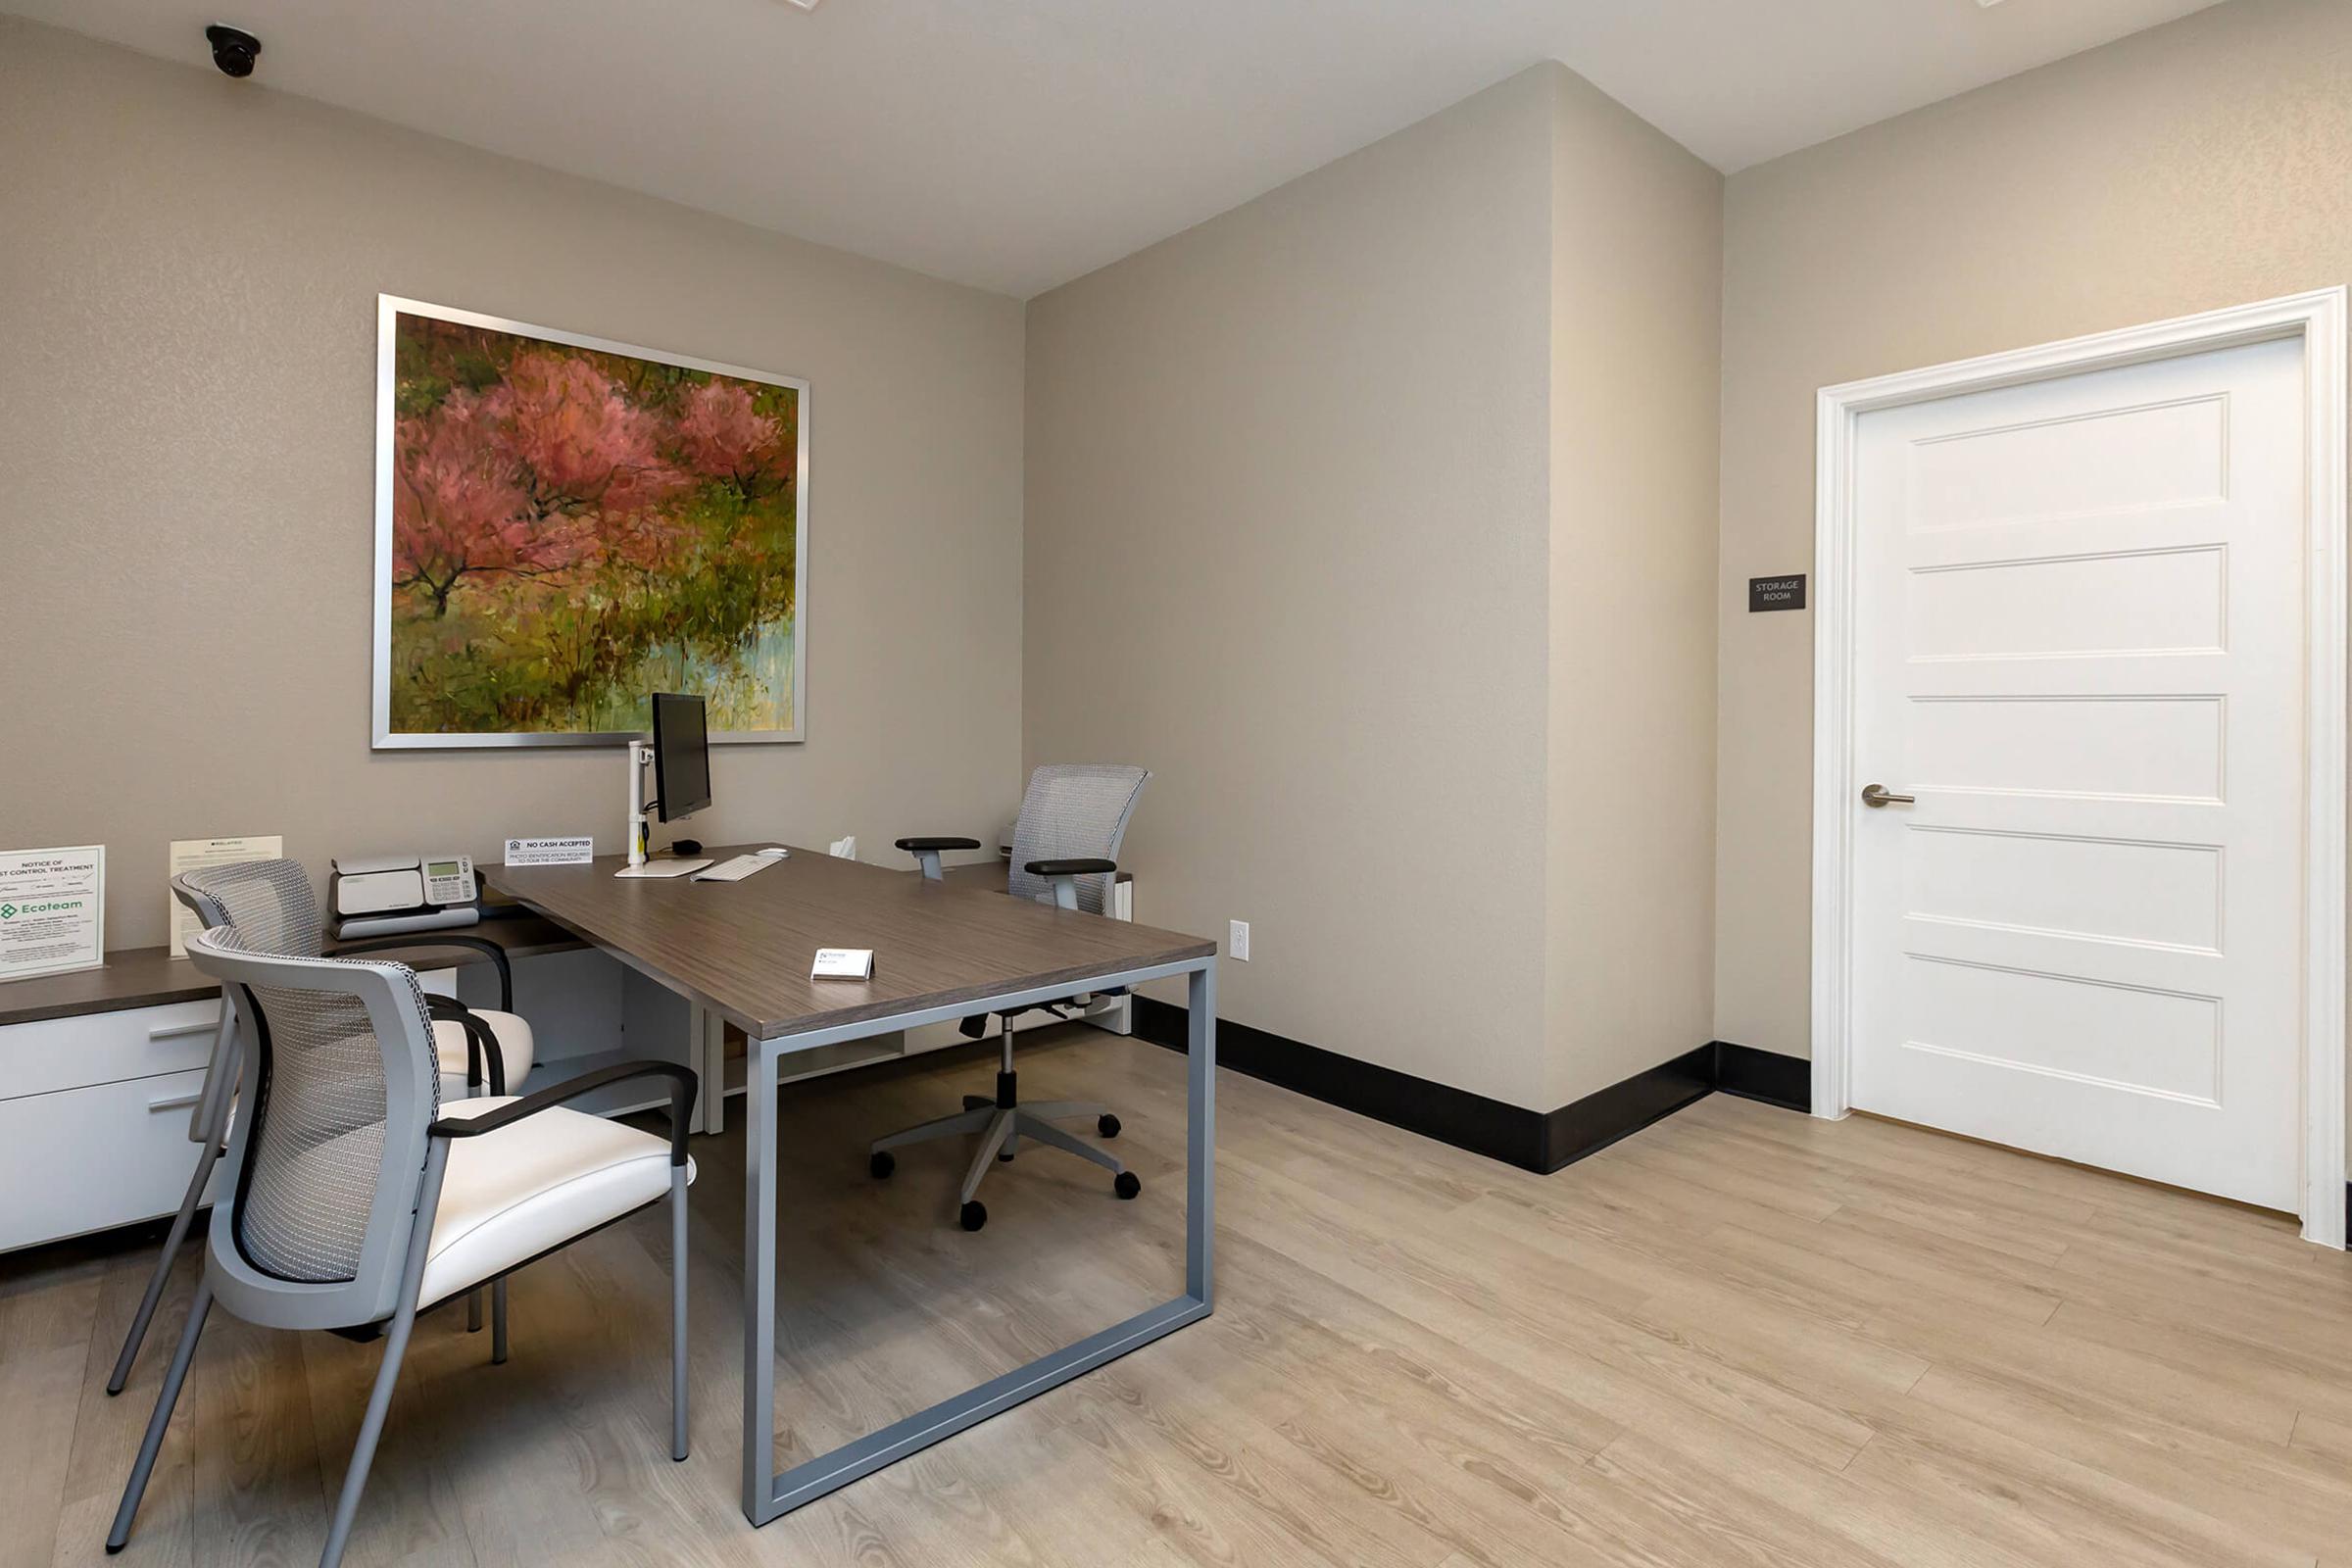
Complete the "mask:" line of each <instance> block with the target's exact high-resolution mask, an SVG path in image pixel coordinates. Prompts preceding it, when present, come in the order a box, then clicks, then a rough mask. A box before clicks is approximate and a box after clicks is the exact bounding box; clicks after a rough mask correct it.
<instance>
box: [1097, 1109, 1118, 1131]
mask: <svg viewBox="0 0 2352 1568" xmlns="http://www.w3.org/2000/svg"><path fill="white" fill-rule="evenodd" d="M1095 1131H1097V1132H1099V1133H1101V1134H1102V1135H1103V1137H1105V1138H1116V1137H1118V1136H1119V1118H1118V1117H1116V1116H1113V1115H1112V1114H1111V1113H1110V1112H1109V1111H1107V1110H1106V1111H1104V1112H1103V1114H1102V1115H1100V1116H1097V1117H1096V1118H1095Z"/></svg>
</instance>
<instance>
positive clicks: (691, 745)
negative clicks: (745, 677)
mask: <svg viewBox="0 0 2352 1568" xmlns="http://www.w3.org/2000/svg"><path fill="white" fill-rule="evenodd" d="M654 794H655V797H656V799H655V805H656V806H657V808H658V809H660V811H661V813H662V821H664V822H674V821H676V820H677V819H678V818H679V817H681V816H685V815H687V814H689V813H691V812H694V811H699V810H701V809H703V808H704V807H706V806H709V805H710V804H711V739H710V731H709V730H708V728H707V727H706V726H705V721H704V716H703V700H702V699H701V698H700V697H681V696H678V695H676V694H674V693H671V692H656V693H654Z"/></svg>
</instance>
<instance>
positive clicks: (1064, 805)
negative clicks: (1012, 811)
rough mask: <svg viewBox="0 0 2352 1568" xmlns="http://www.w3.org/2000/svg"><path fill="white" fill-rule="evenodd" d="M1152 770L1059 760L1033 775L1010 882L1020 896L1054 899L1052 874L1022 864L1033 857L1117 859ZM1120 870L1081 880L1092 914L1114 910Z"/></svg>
mask: <svg viewBox="0 0 2352 1568" xmlns="http://www.w3.org/2000/svg"><path fill="white" fill-rule="evenodd" d="M1151 777H1152V775H1151V773H1150V772H1148V771H1147V770H1145V769H1143V768H1140V767H1122V766H1118V765H1115V764H1111V763H1102V762H1054V763H1049V764H1047V765H1046V766H1043V767H1040V768H1039V769H1038V770H1037V771H1036V772H1034V773H1031V774H1030V775H1029V789H1028V792H1027V793H1026V794H1024V795H1023V796H1022V797H1021V818H1020V821H1019V822H1018V823H1016V824H1015V825H1014V827H1013V830H1012V866H1011V870H1010V878H1009V882H1008V884H1007V887H1006V891H1007V892H1009V893H1010V894H1011V895H1012V896H1013V897H1014V898H1016V899H1042V900H1044V901H1045V902H1046V903H1048V904H1051V903H1053V902H1054V883H1053V881H1052V879H1051V878H1048V877H1042V876H1034V875H1032V874H1030V873H1029V872H1028V871H1026V870H1024V869H1022V867H1024V866H1026V865H1028V864H1029V862H1030V861H1032V860H1115V859H1117V858H1119V841H1120V840H1121V839H1123V838H1125V837H1126V836H1127V819H1128V818H1129V817H1130V816H1133V815H1134V814H1135V803H1136V801H1137V800H1138V799H1139V798H1140V797H1141V796H1142V795H1143V793H1144V785H1145V783H1146V782H1147V781H1148V780H1149V779H1150V778H1151ZM1113 876H1114V873H1111V872H1107V871H1106V872H1103V873H1101V874H1099V875H1094V876H1082V877H1079V878H1078V879H1077V889H1076V891H1077V894H1078V907H1079V908H1081V909H1084V910H1086V911H1087V912H1088V913H1089V914H1107V913H1108V912H1110V887H1111V882H1112V880H1113Z"/></svg>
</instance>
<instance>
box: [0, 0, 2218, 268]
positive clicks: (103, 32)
mask: <svg viewBox="0 0 2352 1568" xmlns="http://www.w3.org/2000/svg"><path fill="white" fill-rule="evenodd" d="M2212 3H2214V0H2003V3H2000V4H1997V5H1993V6H1991V7H1989V8H1987V7H1985V6H1981V5H1980V4H1979V3H1978V0H823V3H822V4H821V5H820V6H819V7H818V9H817V10H816V11H814V12H813V13H809V12H803V11H800V10H797V9H795V8H794V7H792V6H790V5H787V4H784V3H783V0H195V3H191V0H0V8H4V9H9V10H14V11H17V12H20V13H22V14H24V15H25V16H29V17H33V18H37V19H39V20H41V21H44V22H50V23H54V24H56V25H60V26H65V27H71V28H73V29H74V30H76V31H79V32H85V33H89V34H91V35H93V36H95V37H100V38H106V39H110V40H112V41H115V42H118V43H123V44H127V45H129V46H130V47H132V48H134V49H139V50H143V51H145V52H147V53H150V54H156V55H163V56H168V57H170V58H172V59H177V60H186V61H190V62H194V63H198V64H201V65H203V68H204V69H205V70H207V71H209V70H211V69H212V68H211V66H210V64H209V58H210V57H209V55H208V53H207V49H206V45H205V42H204V25H205V24H206V23H208V22H212V21H216V20H225V21H229V22H233V23H236V24H238V25H242V26H245V27H248V28H250V29H252V30H253V31H254V32H256V33H258V34H260V35H261V38H262V41H263V54H262V61H261V69H260V71H259V72H258V73H256V76H255V78H254V79H255V80H256V81H259V82H263V83H266V84H268V85H269V86H271V87H278V88H283V89H285V90H286V91H289V92H297V93H302V94H305V95H307V96H310V97H313V98H320V99H324V100H326V101H327V102H329V103H334V104H341V105H344V106H346V107H348V108H352V109H357V110H360V111H362V112H364V113H367V114H369V115H374V116H378V117H380V118H382V119H385V120H390V121H395V122H397V123H401V124H406V125H414V126H417V127H418V128H420V129H423V130H429V131H433V132H436V133H438V134H440V135H444V136H449V137H452V138H454V139H456V140H459V141H463V142H469V143H472V144H473V145H475V146H479V147H486V148H490V149H492V150H493V151H496V152H501V153H507V154H511V155H513V156H515V157H517V158H524V159H529V160H531V161H532V162H535V163H540V164H546V165H550V166H552V167H554V168H557V169H562V170H566V171H569V172H574V173H579V174H586V175H590V176H593V177H595V178H599V179H605V180H610V181H612V182H613V183H615V184H619V185H624V186H628V187H630V188H632V189H635V190H640V191H647V192H651V193H653V194H655V195H659V196H663V197H667V198H669V199H671V200H673V201H678V202H683V203H685V204H687V205H689V206H692V207H699V208H703V209H706V210H708V211H711V212H714V213H723V214H725V215H727V216H729V217H733V218H738V219H742V220H744V221H748V222H752V223H757V224H759V225H760V226H762V227H765V228H772V229H777V230H780V231H782V232H785V233H789V234H796V235H799V236H801V237H803V238H805V239H811V240H816V241H819V242H821V243H824V244H828V245H836V246H840V247H842V248H844V249H846V250H851V251H856V252H858V253H859V254H861V255H865V256H871V257H876V258H879V259H881V260H883V261H889V262H896V263H899V264H901V265H903V266H906V267H911V268H914V269H916V270H921V271H924V272H930V273H933V274H935V275H937V276H940V277H946V278H952V279H955V280H956V281H958V282H964V283H971V284H976V285H978V286H980V287H982V288H988V289H994V290H998V291H1000V292H1003V293H1007V294H1012V295H1016V296H1022V297H1026V296H1028V295H1031V294H1035V293H1037V292H1039V291H1041V290H1043V289H1046V288H1050V287H1052V286H1054V284H1056V283H1060V282H1063V281H1066V280H1067V279H1069V278H1072V277H1075V276H1078V275H1079V274H1081V273H1083V272H1087V271H1091V270H1094V269H1095V268H1098V267H1101V266H1103V264H1105V263H1107V262H1111V261H1115V260H1117V259H1118V258H1119V257H1121V256H1125V255H1127V254H1128V253H1130V252H1132V251H1135V250H1139V249H1141V248H1142V247H1144V246H1146V245H1149V244H1151V243H1152V241H1154V240H1156V239H1160V238H1162V237H1164V236H1166V235H1168V234H1172V233H1174V232H1176V231H1177V230H1179V229H1182V228H1185V227H1188V226H1190V225H1191V224H1194V223H1197V222H1199V221H1201V220H1202V219H1205V218H1210V217H1213V216H1214V215H1216V214H1218V213H1220V212H1223V211H1225V210H1226V209H1228V208H1230V207H1234V206H1236V205H1238V204H1240V203H1241V202H1244V201H1247V200H1248V199H1249V198H1250V197H1252V196H1254V195H1257V194H1258V193H1260V192H1262V191H1266V190H1270V189H1272V188H1273V187H1274V186H1276V185H1279V184H1281V183H1282V182H1283V181H1285V180H1288V179H1291V178H1293V177H1295V176H1297V175H1299V174H1301V173H1304V172H1306V171H1308V170H1310V169H1314V168H1316V167H1318V166H1320V165H1322V164H1325V163H1328V162H1330V161H1331V160H1332V159H1334V158H1337V157H1339V156H1340V155H1342V154H1344V153H1348V152H1351V151H1353V150H1354V149H1356V148H1358V147H1361V146H1363V145H1365V144H1366V143H1368V142H1371V141H1373V140H1376V139H1377V138H1379V137H1381V136H1383V135H1386V134H1387V133H1388V132H1390V131H1393V130H1397V129H1399V128H1400V127H1402V126H1404V125H1408V124H1410V123H1413V122H1414V121H1416V120H1419V119H1421V118H1422V117H1423V116H1425V115H1428V114H1431V113H1433V112H1435V111H1436V110H1439V109H1442V108H1444V107H1445V106H1446V105H1447V104H1450V103H1453V102H1455V101H1456V100H1458V99H1461V98H1464V97H1467V96H1468V95H1469V94H1471V93H1472V92H1475V91H1477V90H1478V89H1479V88H1481V87H1484V86H1487V85H1488V84H1490V83H1492V82H1495V81H1499V80H1501V79H1502V78H1503V77H1505V76H1508V75H1510V74H1512V73H1515V72H1518V71H1520V70H1521V69H1523V68H1525V67H1527V66H1529V65H1532V64H1534V63H1535V62H1536V61H1538V60H1542V59H1544V58H1546V57H1549V58H1552V59H1557V60H1560V61H1563V62H1565V63H1566V64H1567V65H1568V66H1570V67H1571V68H1572V69H1574V70H1576V71H1578V72H1580V73H1583V74H1584V75H1585V76H1587V77H1588V78H1590V79H1591V80H1592V81H1593V82H1594V83H1596V84H1597V85H1599V86H1600V87H1601V88H1602V90H1604V91H1606V92H1608V93H1609V94H1611V95H1612V96H1614V97H1615V98H1617V99H1618V100H1619V101H1621V102H1623V103H1624V104H1626V105H1627V106H1628V107H1630V108H1632V109H1633V110H1634V111H1635V112H1636V113H1638V114H1640V115H1642V117H1643V118H1644V119H1646V120H1648V121H1650V122H1651V123H1654V124H1656V125H1658V126H1660V127H1662V128H1663V129H1664V130H1666V131H1667V132H1668V133H1669V134H1670V135H1672V136H1674V137H1675V138H1676V139H1677V140H1679V141H1681V142H1682V143H1683V144H1684V145H1685V146H1687V147H1689V148H1691V151H1693V152H1695V153H1697V154H1698V155H1699V156H1700V157H1701V158H1704V159H1706V160H1707V161H1708V162H1709V163H1711V164H1714V165H1715V166H1716V167H1717V168H1719V169H1722V170H1725V171H1727V172H1729V171H1735V170H1739V169H1741V168H1744V167H1746V166H1747V165H1749V164H1753V163H1758V162H1761V161H1762V160H1764V159H1767V158H1773V157H1777V156H1779V155H1780V154H1782V153H1786V152H1790V151H1793V150H1794V149H1796V148H1799V147H1804V146H1808V145H1810V144H1812V143H1814V142H1817V141H1821V140H1824V139H1826V138H1828V137H1831V136H1836V135H1838V134H1840V133H1842V132H1844V131H1848V130H1852V129H1854V128H1856V127H1858V126H1861V125H1866V124H1869V123H1872V122H1874V121H1878V120H1884V119H1886V118H1887V116H1889V115H1894V114H1900V113H1901V112H1903V111H1904V110H1907V109H1913V108H1916V107H1918V106H1919V105H1921V104H1926V103H1933V102H1934V101H1936V99H1939V98H1945V97H1949V96H1950V95H1952V94H1953V93H1957V92H1963V91H1966V90H1967V89H1969V88H1971V87H1976V86H1980V85H1982V84H1984V83H1985V82H1988V81H1995V80H1998V79H1999V78H2001V77H2003V76H2006V75H2011V74H2013V73H2017V72H2020V71H2024V70H2028V69H2031V68H2032V67H2034V66H2037V65H2042V64H2044V63H2046V62H2048V61H2051V60H2056V59H2059V58H2062V57H2063V56H2066V55H2069V54H2073V53H2075V52H2077V51H2079V50H2082V49H2086V48H2090V47H2092V46H2094V45H2097V44H2101V43H2105V42H2107V41H2109V40H2111V39H2114V38H2119V37H2122V36H2124V35H2125V34H2127V33H2131V32H2136V31H2138V30H2139V29H2141V28H2143V27H2147V26H2152V25H2155V24H2157V23H2160V22H2166V21H2169V20H2171V19H2173V18H2175V17H2180V16H2183V15H2186V14H2187V13H2189V12H2192V11H2197V10H2201V9H2203V8H2204V7H2205V6H2207V5H2209V4H2212ZM216 7H218V9H215V8H216Z"/></svg>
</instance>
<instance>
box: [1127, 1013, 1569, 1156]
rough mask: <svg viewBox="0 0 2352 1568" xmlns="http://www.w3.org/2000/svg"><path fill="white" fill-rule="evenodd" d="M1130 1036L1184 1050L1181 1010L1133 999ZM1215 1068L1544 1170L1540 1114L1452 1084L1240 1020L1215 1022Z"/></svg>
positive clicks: (1460, 1145) (1542, 1124)
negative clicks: (1420, 1076)
mask: <svg viewBox="0 0 2352 1568" xmlns="http://www.w3.org/2000/svg"><path fill="white" fill-rule="evenodd" d="M1135 1032H1136V1033H1137V1034H1138V1035H1141V1036H1142V1037H1143V1038H1144V1039H1146V1040H1149V1041H1151V1042H1152V1043H1153V1044H1154V1045H1161V1046H1166V1047H1168V1048H1169V1049H1170V1050H1172V1051H1182V1050H1183V1049H1184V1009H1183V1008H1182V1007H1179V1006H1175V1005H1171V1004H1169V1003H1165V1002H1155V1001H1153V1000H1152V998H1150V997H1137V998H1136V999H1135ZM1217 1065H1218V1066H1220V1067H1231V1068H1232V1069H1233V1070H1234V1071H1235V1072H1238V1073H1246V1074H1248V1075H1249V1076H1250V1077H1251V1078H1262V1079H1264V1080H1265V1081H1266V1082H1267V1083H1270V1084H1280V1085H1281V1086H1282V1087H1283V1088H1285V1089H1295V1090H1297V1091H1298V1092H1299V1094H1302V1095H1305V1096H1306V1097H1307V1098H1308V1099H1310V1100H1320V1101H1322V1102H1323V1103H1326V1104H1331V1105H1337V1106H1339V1107H1340V1108H1341V1109H1343V1110H1352V1111H1354V1112H1355V1113H1356V1114H1357V1115H1359V1116H1369V1117H1371V1118H1372V1119H1373V1120H1374V1121H1384V1122H1387V1123H1388V1124H1389V1125H1390V1126H1392V1127H1401V1128H1403V1129H1404V1130H1405V1131H1406V1132H1410V1133H1419V1134H1421V1135H1422V1136H1423V1137H1424V1138H1435V1139H1436V1140H1438V1142H1440V1143H1442V1144H1451V1145H1453V1146H1454V1147H1455V1148H1456V1149H1467V1150H1469V1151H1470V1152H1472V1153H1477V1154H1485V1155H1487V1156H1488V1157H1489V1158H1492V1159H1499V1160H1504V1161H1506V1162H1508V1163H1510V1164H1513V1165H1518V1166H1521V1167H1523V1168H1525V1169H1528V1170H1544V1169H1546V1168H1548V1167H1546V1166H1544V1164H1542V1163H1541V1161H1542V1159H1543V1157H1544V1116H1543V1114H1542V1113H1541V1112H1539V1111H1533V1110H1527V1109H1524V1108H1523V1107H1521V1106H1518V1105H1510V1104H1505V1103H1503V1102H1501V1101H1499V1100H1489V1099H1488V1098H1487V1097H1486V1096H1484V1095H1474V1094H1472V1093H1471V1092H1470V1091H1469V1090H1467V1089H1456V1088H1454V1087H1452V1086H1451V1085H1450V1084H1441V1083H1432V1082H1431V1081H1430V1080H1428V1079H1427V1078H1416V1077H1414V1076H1413V1075H1412V1074H1411V1073H1408V1072H1397V1070H1396V1069H1394V1068H1391V1067H1378V1066H1374V1065H1373V1064H1372V1063H1371V1062H1368V1061H1358V1060H1356V1059H1355V1058H1354V1057H1353V1056H1343V1055H1341V1054H1339V1053H1338V1052H1336V1051H1325V1050H1324V1049H1323V1048H1322V1047H1320V1046H1309V1045H1304V1044H1302V1043H1300V1042H1299V1041H1297V1040H1288V1039H1285V1038H1284V1037H1283V1036H1281V1035H1275V1034H1268V1033H1266V1032H1265V1031H1264V1030H1263V1029H1252V1028H1250V1026H1249V1025H1248V1024H1246V1023H1234V1022H1231V1021H1230V1020H1228V1019H1224V1018H1219V1019H1218V1020H1217Z"/></svg>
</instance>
